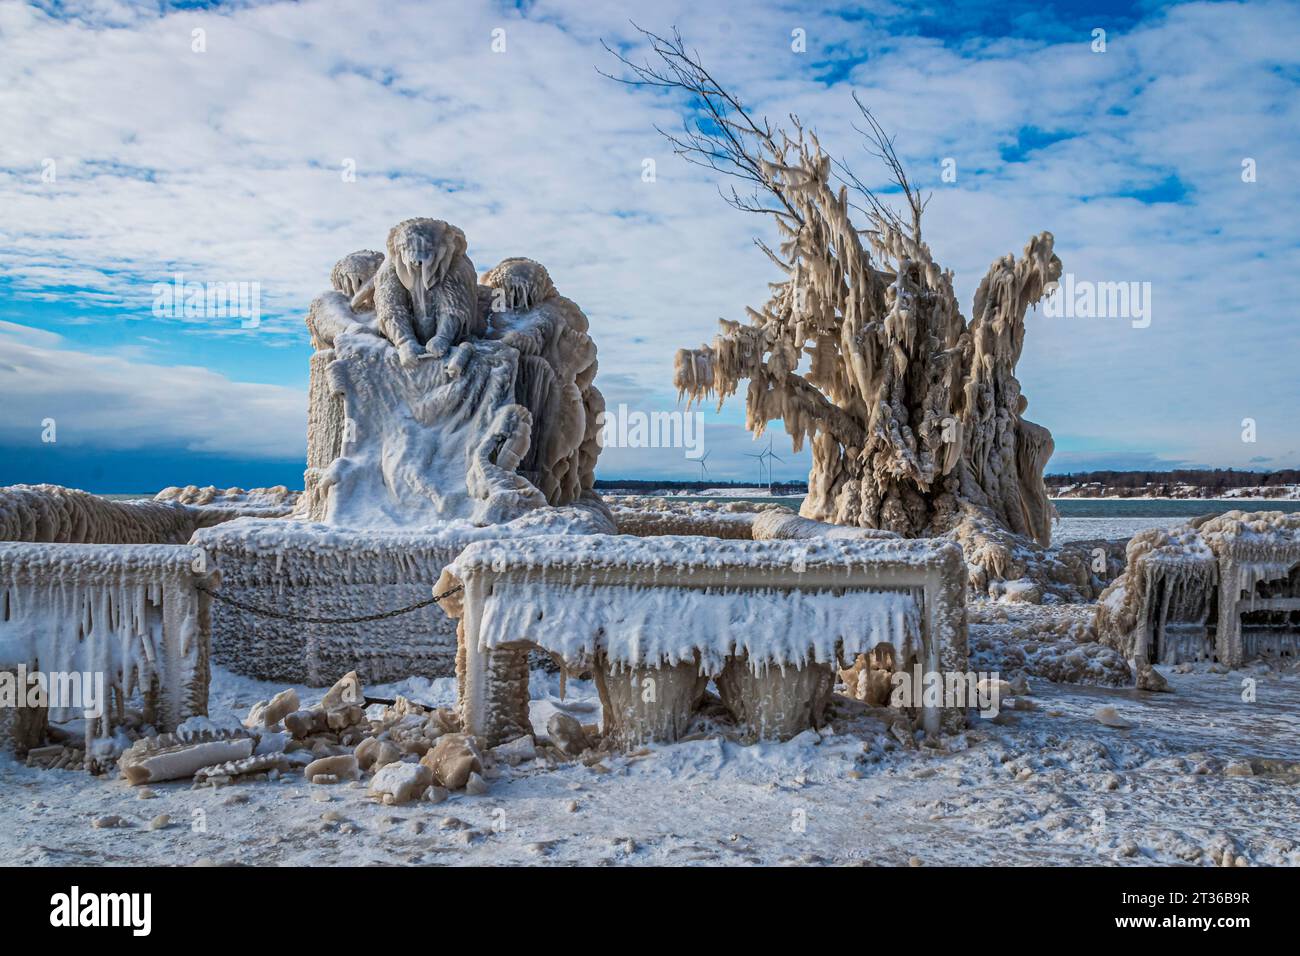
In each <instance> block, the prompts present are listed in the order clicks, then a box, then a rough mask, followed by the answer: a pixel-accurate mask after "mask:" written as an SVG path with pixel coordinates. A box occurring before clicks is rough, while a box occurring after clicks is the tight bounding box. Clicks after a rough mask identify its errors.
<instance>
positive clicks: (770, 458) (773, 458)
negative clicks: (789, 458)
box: [759, 435, 785, 495]
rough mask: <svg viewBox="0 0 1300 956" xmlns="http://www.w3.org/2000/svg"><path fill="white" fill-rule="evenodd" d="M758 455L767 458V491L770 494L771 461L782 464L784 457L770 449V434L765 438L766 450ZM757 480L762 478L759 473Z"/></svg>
mask: <svg viewBox="0 0 1300 956" xmlns="http://www.w3.org/2000/svg"><path fill="white" fill-rule="evenodd" d="M759 457H761V458H766V459H768V462H767V493H768V494H769V495H770V494H771V493H772V462H773V461H779V462H780V463H781V464H783V465H784V464H785V459H784V458H782V457H781V456H780V455H778V454H776V453H775V452H774V451H772V436H771V435H769V436H768V438H767V449H766V450H765V451H764V452H763V453H762V454H761V455H760V456H759ZM759 480H760V481H761V480H762V477H761V475H760V478H759Z"/></svg>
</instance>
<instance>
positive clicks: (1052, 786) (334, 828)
mask: <svg viewBox="0 0 1300 956" xmlns="http://www.w3.org/2000/svg"><path fill="white" fill-rule="evenodd" d="M1161 670H1162V672H1163V673H1164V674H1165V676H1166V677H1168V678H1169V681H1170V684H1171V685H1172V687H1173V690H1174V692H1173V693H1171V694H1148V693H1140V692H1137V691H1133V690H1127V689H1117V688H1109V687H1095V686H1081V685H1064V684H1056V685H1054V684H1050V683H1048V682H1046V681H1043V680H1041V679H1035V678H1033V677H1031V678H1030V684H1031V693H1030V695H1029V696H1028V697H1027V698H1022V700H1021V702H1020V703H1019V704H1018V705H1017V704H1015V703H1012V702H1008V701H1003V711H1002V716H1001V717H999V718H997V720H996V722H995V721H992V720H985V719H978V718H977V719H976V720H974V722H973V726H972V727H970V729H969V730H968V731H967V732H966V733H964V734H962V735H960V736H950V737H946V738H944V739H943V741H942V746H941V747H940V748H930V747H924V746H923V747H920V748H919V749H912V750H905V749H903V747H902V746H901V745H900V744H899V742H898V741H896V740H895V739H894V738H893V737H892V736H890V735H889V734H888V733H887V721H888V718H889V717H890V713H891V712H890V711H888V710H887V709H879V710H865V711H864V710H863V709H862V708H861V706H860V705H850V704H847V703H840V704H838V705H837V707H838V708H839V714H840V715H839V716H838V717H836V718H835V719H834V721H833V723H832V726H831V728H830V729H829V730H828V731H827V732H826V733H824V734H816V733H813V732H808V733H805V734H803V735H802V736H800V737H797V738H795V739H794V740H791V741H789V742H786V743H780V744H777V743H760V744H755V745H752V746H743V745H741V744H739V743H735V742H732V741H730V740H728V739H725V738H724V737H722V736H718V735H715V734H711V733H709V731H710V729H711V728H710V726H709V725H708V724H707V722H706V723H705V724H703V725H702V726H701V727H700V730H701V731H702V733H701V736H700V737H699V738H698V739H694V740H686V741H684V742H681V743H677V744H673V745H665V746H652V747H647V748H644V749H643V750H639V751H636V752H633V753H631V754H626V755H616V756H606V757H604V758H603V759H601V760H600V761H599V762H596V763H595V764H594V765H592V766H586V765H584V764H583V763H582V762H575V763H572V764H567V765H562V766H560V767H559V768H558V769H546V768H544V767H541V766H537V765H535V764H524V765H521V766H519V767H516V768H513V769H511V768H508V767H503V768H501V770H500V775H499V776H497V777H496V779H494V780H493V781H492V785H491V789H490V791H489V792H488V793H487V794H485V795H482V796H467V795H465V794H463V793H461V794H453V795H452V797H451V798H450V799H449V800H448V801H446V802H444V803H441V804H437V805H434V804H430V803H427V802H417V803H411V804H406V805H401V806H395V807H394V806H383V805H381V804H377V803H375V802H373V801H371V800H370V799H368V798H367V796H366V791H365V789H364V785H360V784H358V785H339V786H311V785H308V784H307V783H306V782H305V781H304V780H303V779H302V777H301V776H300V775H296V774H291V775H286V776H285V777H283V778H281V779H280V780H278V781H261V782H250V783H235V784H232V785H230V786H226V787H221V788H218V789H211V788H207V789H197V790H196V789H191V786H190V784H189V783H188V782H184V783H166V784H156V785H153V786H151V787H149V788H148V789H147V790H142V788H133V787H130V786H128V785H127V784H126V783H125V781H123V780H121V779H120V778H118V777H116V776H112V777H100V778H93V777H88V776H87V775H86V774H85V773H83V772H79V771H42V770H35V769H28V768H26V767H24V766H21V765H19V764H17V763H15V762H14V760H13V759H12V758H11V757H9V756H0V821H3V824H4V825H3V826H0V864H4V865H40V864H95V865H100V864H113V865H129V864H144V863H152V864H194V863H203V862H211V863H244V864H255V865H273V864H307V865H339V864H343V865H355V864H370V863H386V864H394V863H395V864H435V865H436V864H501V863H585V864H598V865H607V864H624V863H626V864H701V865H738V864H739V865H743V864H791V863H836V864H867V865H870V864H884V865H906V864H908V863H912V864H913V865H916V864H940V863H953V864H967V865H990V864H993V865H1002V864H1037V865H1041V864H1058V863H1079V864H1109V863H1130V864H1131V863H1163V864H1179V863H1194V864H1200V865H1212V864H1214V863H1215V862H1217V861H1220V860H1222V851H1223V849H1224V848H1228V849H1230V850H1231V851H1232V858H1233V859H1236V858H1237V857H1241V858H1244V859H1245V860H1246V861H1248V862H1249V863H1250V864H1252V865H1263V864H1271V865H1278V864H1286V865H1297V864H1300V816H1298V815H1297V813H1296V807H1297V802H1296V795H1297V781H1298V779H1300V778H1298V774H1297V771H1298V770H1300V765H1298V764H1297V763H1296V761H1297V760H1298V759H1300V743H1298V741H1300V677H1297V676H1296V675H1295V674H1294V673H1293V672H1292V673H1287V674H1282V673H1279V672H1277V671H1271V670H1268V669H1267V668H1263V667H1258V668H1254V669H1247V670H1244V671H1234V672H1231V673H1214V672H1212V671H1211V668H1209V667H1207V666H1204V665H1197V666H1196V668H1195V670H1194V672H1192V673H1177V672H1174V671H1173V670H1171V669H1168V668H1162V669H1161ZM214 678H215V680H214V688H213V696H212V700H211V711H212V713H213V714H214V716H230V715H238V716H240V717H242V716H243V715H244V714H245V713H246V712H247V710H248V708H249V707H250V706H251V705H252V704H253V703H255V702H257V701H259V700H265V699H268V698H269V697H270V696H271V695H272V694H273V693H274V692H276V691H279V690H281V689H282V688H281V687H280V686H279V685H272V684H264V683H260V682H257V681H252V680H248V679H244V678H240V677H236V676H234V675H232V674H230V673H229V672H226V671H224V670H221V669H218V670H217V672H216V674H215V675H214ZM1247 680H1253V681H1255V682H1256V684H1255V697H1256V700H1255V702H1254V703H1245V702H1243V699H1242V695H1243V683H1244V682H1245V681H1247ZM453 683H454V682H453V681H452V680H450V679H443V680H436V681H425V680H408V681H404V682H402V683H401V684H399V685H389V686H386V687H376V688H369V689H368V692H369V693H371V694H373V695H378V696H391V695H393V694H395V693H401V694H403V695H406V696H409V697H410V698H412V699H414V700H417V701H420V702H422V703H426V704H450V703H451V702H452V699H453V696H454V687H453ZM532 685H533V688H534V691H533V693H534V697H535V699H534V703H533V708H534V723H535V724H537V725H538V729H539V730H541V729H542V728H544V726H545V721H546V717H547V716H548V715H549V714H550V713H552V712H553V710H554V709H555V708H557V707H562V708H565V709H568V710H570V711H571V712H573V713H574V714H575V716H578V717H579V719H580V720H582V721H583V722H590V721H592V720H595V719H597V717H598V714H599V703H598V701H597V699H596V697H595V694H594V691H593V690H592V688H591V686H590V685H589V684H586V683H583V682H580V681H570V683H569V688H568V695H567V699H566V700H565V701H563V702H561V701H559V700H558V698H557V697H556V694H557V692H558V678H557V677H555V676H553V675H547V674H545V673H544V672H542V671H535V672H534V674H533V680H532ZM300 693H301V694H302V697H303V701H304V703H308V702H314V701H315V700H317V699H319V697H320V696H321V693H322V692H321V691H320V690H315V691H311V690H307V689H305V688H300ZM1102 706H1113V707H1115V708H1116V709H1117V710H1118V711H1119V712H1120V714H1121V715H1122V716H1123V717H1125V718H1127V719H1128V720H1129V721H1131V722H1132V723H1134V724H1135V726H1134V727H1133V728H1132V729H1129V730H1115V729H1110V728H1108V727H1106V726H1103V725H1102V724H1101V723H1099V722H1098V721H1097V720H1096V719H1095V718H1094V716H1093V715H1094V712H1095V711H1096V710H1097V709H1098V708H1099V707H1102ZM1021 708H1024V709H1021ZM712 729H716V728H712ZM1246 767H1251V768H1252V770H1253V773H1251V774H1250V775H1239V774H1243V773H1245V770H1244V768H1246ZM146 795H152V796H151V797H150V798H148V799H141V798H142V796H146ZM162 814H165V815H167V816H168V817H170V820H171V823H170V825H169V826H166V827H164V828H161V829H156V830H155V829H150V828H149V822H150V821H151V820H152V819H154V818H156V817H158V816H159V815H162ZM114 815H116V816H120V817H123V818H125V820H126V821H127V822H128V823H129V824H130V825H129V826H125V827H113V828H99V827H96V826H95V825H94V822H95V820H96V819H97V818H103V817H106V816H114ZM101 822H102V821H101ZM200 824H202V826H200Z"/></svg>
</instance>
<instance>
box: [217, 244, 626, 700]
mask: <svg viewBox="0 0 1300 956" xmlns="http://www.w3.org/2000/svg"><path fill="white" fill-rule="evenodd" d="M466 249H467V243H466V238H465V234H464V233H463V232H462V231H461V230H460V229H458V228H457V227H456V226H453V225H451V224H450V223H447V222H444V221H442V220H438V219H429V218H418V219H408V220H406V221H404V222H401V223H399V224H397V225H396V226H394V227H393V228H392V230H390V232H389V234H388V238H387V242H386V246H385V251H384V252H382V253H380V252H371V251H361V252H355V253H352V254H350V255H348V256H346V257H344V258H343V259H342V260H340V261H339V262H338V264H337V265H335V267H334V269H333V272H332V274H331V284H332V286H333V289H332V290H330V291H329V292H326V293H324V294H323V295H321V296H320V297H318V298H317V299H316V300H315V301H314V302H313V303H312V305H311V309H310V312H309V314H308V316H307V325H308V328H309V329H310V331H311V336H312V342H313V345H314V346H315V348H316V351H315V353H314V354H313V356H312V359H311V383H310V398H309V412H308V452H307V470H306V473H305V475H304V486H305V490H304V494H303V496H302V499H301V500H300V506H299V507H300V512H299V514H298V515H296V516H295V519H294V520H290V521H264V520H256V519H251V518H250V519H242V520H236V521H232V522H229V523H227V524H223V525H221V526H220V527H216V528H212V529H208V530H205V531H204V532H203V533H201V534H198V535H196V536H195V538H194V540H193V542H192V543H193V544H194V545H195V546H196V547H197V548H198V549H200V550H201V552H202V554H203V555H204V557H205V559H207V560H210V561H211V562H212V564H213V566H215V567H216V568H217V569H218V570H219V571H220V573H221V575H222V591H223V593H224V594H225V595H226V596H228V597H230V598H234V599H236V600H237V601H239V602H240V604H242V605H246V606H247V607H241V606H239V604H235V603H233V602H226V603H224V604H221V605H219V606H218V608H217V611H216V613H215V614H214V620H213V647H214V653H215V654H216V656H217V659H219V660H223V661H226V662H228V663H229V664H230V665H231V666H232V667H234V668H235V669H236V670H238V671H240V672H243V673H248V674H250V675H252V676H256V677H260V678H265V679H277V680H285V681H294V682H299V681H301V682H306V683H310V684H316V685H321V684H328V683H330V682H332V681H333V680H334V678H336V677H337V676H338V675H339V674H342V673H345V672H347V671H351V670H357V671H358V672H359V673H360V675H361V676H362V678H363V679H365V680H369V681H378V680H388V679H397V678H400V677H404V676H407V675H409V674H414V673H422V674H430V675H437V674H450V673H451V672H452V670H453V668H454V663H455V651H456V648H455V633H454V629H453V625H452V624H451V622H450V621H449V619H448V618H447V617H446V615H445V614H443V613H442V612H441V611H439V610H438V609H437V608H436V607H434V606H432V605H431V604H430V603H429V601H428V599H429V596H430V595H429V587H430V585H431V584H432V582H434V581H435V580H437V578H438V575H439V573H440V572H441V570H442V568H443V567H444V566H445V565H447V564H448V563H450V562H451V561H452V560H453V559H454V558H455V557H456V555H458V554H459V553H460V552H461V551H462V550H463V549H464V548H465V546H466V545H467V544H469V543H470V542H472V541H475V540H480V539H483V538H511V537H515V536H521V535H529V534H539V533H550V534H561V533H567V534H573V533H599V532H612V531H613V530H614V525H613V522H612V520H611V518H610V516H609V513H608V510H607V509H606V508H605V506H604V505H603V503H602V502H601V501H600V499H599V497H598V496H596V495H595V494H594V493H593V492H592V490H591V489H592V481H593V474H594V468H595V463H596V456H597V454H598V451H599V447H598V424H597V416H598V414H599V413H600V412H601V410H602V409H603V407H604V406H603V401H602V399H601V396H600V392H599V391H598V390H597V389H596V387H595V386H594V385H593V379H594V377H595V374H596V347H595V344H594V342H593V341H592V339H591V336H590V335H589V334H588V323H587V318H586V316H585V315H584V314H583V312H582V310H581V309H580V308H578V306H577V305H576V304H575V303H574V302H572V301H571V300H569V299H567V298H565V297H564V296H562V295H560V294H559V292H558V291H557V290H556V288H555V286H554V284H553V283H552V282H551V279H550V276H549V274H548V273H547V271H546V269H545V267H543V266H542V265H541V264H540V263H538V262H534V261H533V260H531V259H522V258H512V259H506V260H505V261H503V262H501V263H500V264H498V265H497V266H496V267H494V268H492V269H490V270H488V271H487V272H485V273H483V275H482V276H481V279H480V277H479V276H478V275H477V274H476V272H475V269H474V265H473V263H472V262H471V261H470V259H469V257H468V256H467V255H466ZM421 602H423V603H424V604H425V605H427V606H425V607H422V608H420V609H417V610H414V611H409V612H407V613H402V614H395V615H393V616H392V617H388V618H383V619H381V620H378V621H376V620H355V619H356V618H367V617H369V616H371V615H372V614H373V613H375V612H383V611H386V610H399V609H402V608H406V607H409V606H410V605H413V604H417V603H421ZM267 607H273V608H276V609H278V610H279V611H280V612H281V613H283V614H284V617H283V618H273V617H267V616H265V615H259V614H258V613H257V612H256V611H253V610H249V609H248V608H267Z"/></svg>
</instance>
